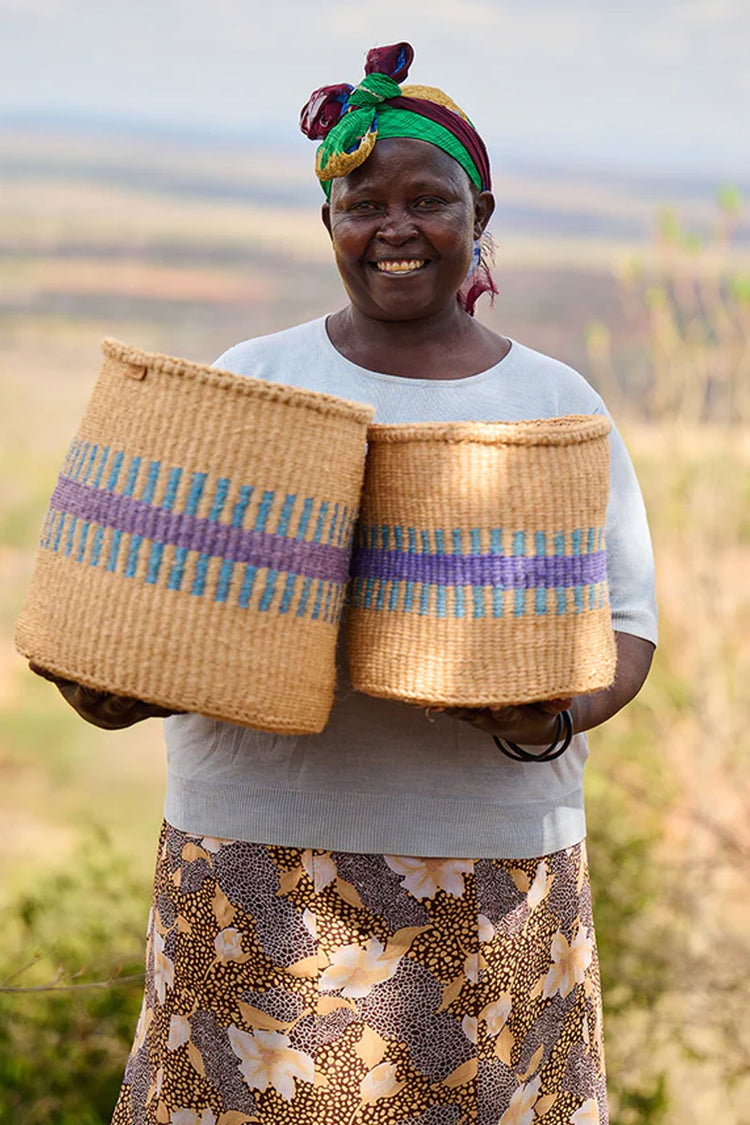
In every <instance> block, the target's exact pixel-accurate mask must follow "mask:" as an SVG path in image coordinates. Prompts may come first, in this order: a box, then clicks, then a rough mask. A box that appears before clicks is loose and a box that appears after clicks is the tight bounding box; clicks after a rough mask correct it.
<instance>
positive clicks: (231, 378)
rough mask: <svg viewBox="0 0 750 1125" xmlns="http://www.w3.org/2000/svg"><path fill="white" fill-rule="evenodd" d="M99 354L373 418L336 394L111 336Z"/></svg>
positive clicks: (371, 411)
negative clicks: (195, 360) (227, 367)
mask: <svg viewBox="0 0 750 1125" xmlns="http://www.w3.org/2000/svg"><path fill="white" fill-rule="evenodd" d="M101 347H102V352H103V354H104V355H105V357H106V358H107V359H114V360H117V361H119V362H120V363H123V364H126V365H129V366H132V367H140V368H144V367H147V368H148V369H149V370H150V371H153V372H158V373H159V374H162V375H176V376H179V377H180V378H183V379H193V380H194V381H195V382H197V383H203V384H205V385H208V386H214V387H220V388H223V389H225V390H227V391H232V392H234V393H236V394H240V395H252V396H253V397H254V398H256V399H257V398H262V399H265V400H266V401H268V402H279V403H288V404H289V405H290V406H296V407H300V408H302V409H305V410H311V411H313V412H314V413H316V414H323V415H326V416H328V417H340V418H345V419H346V420H347V421H350V422H356V423H359V424H361V425H367V424H368V423H369V422H371V421H372V418H373V417H374V415H375V407H374V406H370V405H369V404H368V403H363V402H355V401H354V400H352V399H346V398H339V397H338V396H337V395H329V394H323V393H322V392H320V391H311V390H308V388H307V387H291V386H288V385H287V384H285V383H272V382H271V381H270V380H268V379H257V378H254V377H253V376H250V375H238V374H237V373H236V372H234V371H226V370H225V369H224V368H220V367H211V366H210V365H209V364H206V363H195V362H193V361H192V360H189V359H181V358H179V357H177V356H171V355H166V354H163V353H162V352H148V351H144V350H143V349H142V348H136V347H134V346H132V345H131V344H125V343H123V342H122V341H121V340H117V339H115V338H114V337H113V336H107V337H105V338H104V339H103V340H102V345H101Z"/></svg>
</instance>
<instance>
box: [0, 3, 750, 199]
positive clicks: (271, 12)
mask: <svg viewBox="0 0 750 1125" xmlns="http://www.w3.org/2000/svg"><path fill="white" fill-rule="evenodd" d="M399 39H406V40H408V41H410V42H411V43H412V44H413V45H414V48H415V51H416V58H415V62H414V65H413V66H412V70H411V74H410V79H409V80H410V81H415V82H423V83H426V84H429V85H437V86H441V87H442V88H443V89H445V90H446V91H447V92H448V93H449V94H450V95H451V96H452V97H453V98H454V99H455V100H456V101H457V102H458V103H459V104H460V105H462V106H463V108H464V109H465V110H466V111H467V112H468V113H469V115H470V116H471V117H472V118H473V120H474V122H475V124H476V125H477V127H478V128H479V129H480V131H481V132H482V133H483V135H484V136H485V138H486V139H487V141H488V143H489V145H490V147H491V151H492V155H493V159H494V161H495V162H496V163H497V161H498V160H502V158H503V154H507V155H508V158H509V159H512V158H514V157H515V158H517V159H530V160H533V161H535V162H540V163H548V162H549V163H551V164H560V163H563V164H567V165H575V164H576V162H579V161H580V162H583V163H584V164H586V165H587V166H593V167H598V168H607V167H609V166H616V167H617V168H618V169H622V168H623V167H625V168H632V169H633V170H635V171H653V172H664V173H670V172H690V173H695V172H698V173H701V174H702V175H704V176H706V177H707V178H708V179H712V178H716V179H717V181H718V180H721V179H722V178H727V177H732V176H735V177H738V178H747V177H748V176H750V145H748V141H747V133H746V122H747V121H749V120H750V66H748V61H747V60H748V55H750V2H749V0H628V2H627V3H619V2H615V0H570V2H568V3H556V2H554V0H496V2H493V0H380V2H378V0H371V2H370V3H368V4H361V3H360V4H355V3H352V0H319V2H317V3H316V2H314V0H276V2H274V0H268V2H267V3H261V2H260V0H208V2H206V0H200V2H199V0H109V2H108V0H0V118H1V117H2V116H4V115H5V116H8V115H13V114H47V113H50V112H52V113H57V114H63V115H65V116H70V115H74V116H82V117H89V116H92V115H96V116H98V117H100V118H101V117H103V118H104V119H107V118H111V119H113V120H128V121H132V122H135V123H147V124H151V125H159V126H167V127H172V126H179V127H180V128H183V129H184V128H185V127H188V128H189V127H193V126H197V127H199V128H200V129H202V130H206V129H208V130H214V129H215V130H221V131H225V130H226V131H238V130H241V131H246V132H265V133H267V132H273V133H275V134H276V135H278V136H279V138H280V139H282V140H284V141H286V140H291V141H292V142H294V139H295V137H296V136H297V134H296V127H297V118H298V114H299V109H300V107H301V105H302V103H303V102H304V101H305V100H306V99H307V97H308V95H309V94H310V92H311V91H312V90H313V89H314V88H316V87H318V86H321V85H326V84H329V83H334V82H352V83H356V82H357V81H359V80H360V78H361V77H362V63H363V60H364V55H365V53H366V50H367V49H368V48H369V47H371V46H374V45H376V44H383V43H389V42H394V41H397V40H399ZM304 143H305V144H307V143H309V142H304Z"/></svg>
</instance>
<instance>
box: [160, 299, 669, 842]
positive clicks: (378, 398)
mask: <svg viewBox="0 0 750 1125" xmlns="http://www.w3.org/2000/svg"><path fill="white" fill-rule="evenodd" d="M216 366H217V367H222V368H225V369H227V370H229V371H234V372H236V373H237V374H240V375H249V376H253V377H254V378H259V379H268V380H270V381H272V382H279V383H286V384H290V385H292V386H299V387H308V388H309V389H311V390H315V391H322V392H325V393H327V394H334V395H339V396H340V397H342V398H347V399H353V400H355V401H357V402H364V403H371V404H372V405H373V406H375V408H376V414H375V420H376V421H377V422H386V423H387V422H432V421H445V422H453V421H487V422H492V421H520V420H522V419H526V418H544V417H556V416H559V415H562V414H606V413H607V411H606V408H605V406H604V404H603V402H602V400H601V398H600V397H599V395H598V394H597V393H596V392H595V391H594V390H593V388H592V387H591V386H589V384H588V383H587V382H586V380H585V379H584V378H583V377H582V376H581V375H579V374H578V373H577V372H576V371H574V370H573V369H572V368H570V367H567V366H566V365H565V364H563V363H559V362H558V361H556V360H554V359H550V358H549V357H548V356H544V355H541V354H540V353H539V352H535V351H532V350H531V349H530V348H526V347H524V346H523V345H522V344H518V343H516V342H515V341H513V342H512V344H511V349H510V351H509V352H508V354H507V355H506V356H505V358H504V359H502V360H501V361H500V362H499V363H497V364H495V365H494V366H493V367H491V368H489V369H488V370H487V371H483V372H481V373H479V374H478V375H471V376H468V377H467V378H464V379H441V380H431V379H412V378H407V377H402V376H398V375H384V374H381V373H378V372H374V371H368V370H366V369H365V368H363V367H359V366H357V365H356V364H354V363H350V362H349V360H347V359H345V358H344V357H343V356H342V355H340V354H339V352H337V351H336V350H335V348H334V347H333V345H332V344H331V342H330V340H329V338H328V335H327V332H326V327H325V319H324V318H321V319H318V320H314V321H311V322H310V323H308V324H301V325H299V326H297V327H295V328H291V329H288V330H286V331H284V332H278V333H275V334H274V335H271V336H262V337H259V338H258V339H255V340H247V341H245V342H244V343H241V344H238V345H237V346H236V347H234V348H230V350H229V351H228V352H226V353H225V354H224V355H223V356H221V357H220V358H219V359H218V360H217V361H216ZM610 448H611V485H610V501H609V507H608V511H607V526H606V543H607V578H608V584H609V593H610V600H611V606H612V622H613V626H614V628H615V629H617V630H620V631H621V632H625V633H632V634H634V635H635V636H639V637H644V638H646V639H647V640H650V641H653V642H654V643H655V642H656V604H655V597H654V574H653V558H652V552H651V543H650V537H649V531H648V525H647V522H646V514H645V511H644V506H643V501H642V498H641V493H640V490H639V487H638V483H637V481H636V478H635V474H634V471H633V468H632V465H631V462H630V459H629V457H628V454H627V451H626V449H625V446H624V445H623V442H622V439H621V438H620V436H619V434H618V432H617V430H616V429H615V428H614V427H613V429H612V432H611V435H610ZM342 661H343V658H342ZM339 680H340V684H341V685H342V686H341V687H340V689H339V690H338V692H337V695H336V700H335V703H334V707H333V711H332V713H331V717H330V720H329V722H328V725H327V726H326V728H325V730H324V731H323V732H322V733H321V734H317V735H305V736H297V735H276V734H267V733H264V732H261V731H254V730H250V729H248V728H247V727H241V726H236V725H234V724H230V723H220V722H217V721H215V720H213V719H206V718H203V717H201V716H199V715H176V716H173V717H172V718H169V719H167V720H166V721H165V733H166V742H167V753H168V782H167V797H166V805H165V816H166V819H167V820H168V821H169V822H170V823H171V824H173V825H174V826H175V827H177V828H180V829H183V830H185V831H188V832H191V833H197V834H199V835H206V836H219V837H222V836H223V837H235V838H238V839H244V840H252V841H255V842H258V843H265V844H285V845H288V846H292V847H310V848H323V849H330V850H337V851H352V852H376V853H383V852H385V853H390V854H397V855H423V856H456V857H458V856H461V857H472V858H480V857H487V856H495V857H506V858H519V859H520V858H524V857H529V856H537V855H543V854H547V853H549V852H553V851H557V850H558V849H560V848H566V847H569V846H570V845H572V844H575V843H578V842H579V841H580V840H581V839H583V837H584V835H585V821H584V810H583V767H584V763H585V760H586V757H587V755H588V745H587V740H586V736H585V735H583V734H581V735H576V737H575V738H574V739H573V743H572V745H571V747H570V749H569V750H568V751H567V752H566V753H565V754H564V755H563V756H562V757H561V758H559V759H557V760H556V761H554V762H551V763H548V764H544V765H540V764H537V763H531V764H523V763H519V762H514V761H511V760H510V759H508V758H506V757H504V756H503V755H502V754H501V752H500V751H499V750H498V749H497V747H496V746H495V744H494V742H493V740H492V739H491V738H490V737H489V735H487V734H484V733H483V732H482V731H480V730H478V729H477V728H475V727H472V726H470V725H468V724H466V723H463V722H460V721H458V720H455V719H450V718H448V717H446V716H437V717H434V718H433V720H432V721H431V720H430V719H429V718H428V717H427V716H426V714H425V712H424V711H423V710H420V709H418V708H416V707H412V706H409V705H407V704H404V703H397V702H393V701H390V700H383V699H374V698H371V697H369V696H365V695H361V694H359V693H357V692H354V691H353V690H352V689H351V688H350V687H348V686H347V685H348V679H347V677H346V670H345V667H343V665H342V669H341V674H340V676H339Z"/></svg>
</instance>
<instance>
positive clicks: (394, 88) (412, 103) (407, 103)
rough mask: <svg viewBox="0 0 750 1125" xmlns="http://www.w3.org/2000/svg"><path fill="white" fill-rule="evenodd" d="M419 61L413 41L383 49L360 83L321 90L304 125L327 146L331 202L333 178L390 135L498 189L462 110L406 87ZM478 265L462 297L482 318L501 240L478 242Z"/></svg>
mask: <svg viewBox="0 0 750 1125" xmlns="http://www.w3.org/2000/svg"><path fill="white" fill-rule="evenodd" d="M413 59H414V49H413V48H412V47H411V45H410V44H409V43H394V44H392V45H391V46H390V47H375V48H374V49H373V50H372V51H370V52H368V55H367V59H366V61H365V77H364V79H363V80H362V81H361V82H360V84H359V85H358V86H350V85H348V84H347V83H341V84H339V85H338V86H322V87H321V88H320V89H319V90H316V91H315V92H314V93H313V94H312V95H311V97H310V100H309V101H308V102H307V105H305V106H304V108H303V109H302V112H301V114H300V128H301V130H302V132H303V133H304V134H305V135H306V136H308V137H309V138H310V139H311V140H313V141H322V144H321V145H320V147H319V148H318V151H317V154H316V158H315V173H316V175H317V177H318V179H319V180H320V182H321V185H322V187H323V191H324V192H325V194H326V197H327V198H328V199H330V196H331V180H334V179H337V178H338V177H339V176H348V175H349V173H350V172H353V171H354V169H355V168H359V166H360V164H364V162H365V160H367V157H368V156H369V155H370V153H371V152H372V150H373V149H374V148H375V143H376V141H378V140H381V139H385V138H386V137H409V138H411V139H412V140H418V141H429V143H430V144H433V145H437V147H438V148H441V149H443V151H444V152H447V153H448V155H449V156H452V157H453V159H454V160H456V161H457V162H458V163H459V164H460V165H461V167H462V168H463V169H464V170H465V172H466V174H467V175H468V177H469V179H470V180H471V182H472V183H473V184H474V186H475V187H476V188H477V189H478V190H479V191H490V190H491V186H492V185H491V181H490V161H489V157H488V156H487V149H486V148H485V145H484V141H483V140H482V138H481V137H480V136H479V133H477V131H476V129H475V128H474V126H473V125H472V123H471V121H470V120H469V118H468V117H467V116H466V114H465V113H464V112H463V110H462V109H459V107H458V106H457V105H456V103H455V102H454V101H452V100H451V99H450V98H449V97H448V95H447V94H444V93H443V91H442V90H438V89H437V88H436V87H435V86H401V85H400V83H401V82H403V80H404V79H405V78H406V76H407V75H408V73H409V67H410V66H411V64H412V60H413ZM474 249H475V253H474V258H473V260H472V267H471V269H470V270H469V273H468V275H467V277H466V279H465V281H464V283H463V285H462V286H461V289H460V290H459V292H458V294H457V296H458V301H459V303H460V304H461V306H462V308H464V309H465V310H466V312H468V313H469V315H470V316H473V315H474V306H475V304H476V302H477V300H478V298H479V297H481V295H482V293H489V294H490V295H491V298H492V299H494V297H495V295H496V294H497V292H498V290H497V286H496V285H495V282H494V279H493V277H492V273H491V271H490V265H491V263H492V259H493V242H492V239H491V238H490V237H489V235H486V234H485V235H483V236H482V239H481V243H479V242H478V243H476V244H475V248H474Z"/></svg>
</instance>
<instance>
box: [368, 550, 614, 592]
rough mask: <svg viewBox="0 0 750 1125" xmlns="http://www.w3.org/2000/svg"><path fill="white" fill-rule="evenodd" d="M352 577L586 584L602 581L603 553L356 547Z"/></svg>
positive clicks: (518, 586)
mask: <svg viewBox="0 0 750 1125" xmlns="http://www.w3.org/2000/svg"><path fill="white" fill-rule="evenodd" d="M351 574H352V576H353V577H354V578H359V577H366V578H371V579H375V580H376V581H377V580H380V581H382V582H424V583H428V584H429V585H434V586H500V587H504V588H506V589H514V590H532V589H534V588H536V587H539V586H544V587H547V588H554V587H556V586H588V585H589V584H590V583H593V582H604V581H605V579H606V577H607V558H606V553H605V552H604V551H596V552H595V553H594V554H592V555H576V556H571V555H532V556H530V557H526V556H525V555H515V556H513V557H508V556H507V555H435V554H410V553H407V552H402V551H383V550H381V549H379V548H372V547H360V548H359V550H358V551H357V552H356V553H355V555H354V557H353V559H352V568H351Z"/></svg>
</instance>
